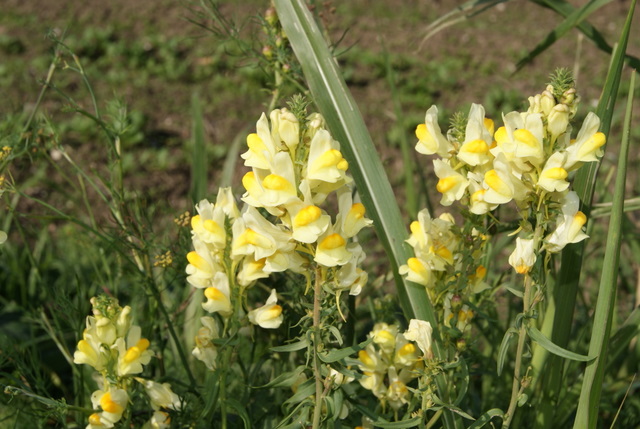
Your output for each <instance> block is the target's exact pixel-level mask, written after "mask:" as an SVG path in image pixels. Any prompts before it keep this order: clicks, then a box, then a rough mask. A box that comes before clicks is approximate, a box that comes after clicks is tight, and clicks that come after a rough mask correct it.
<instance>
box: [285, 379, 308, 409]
mask: <svg viewBox="0 0 640 429" xmlns="http://www.w3.org/2000/svg"><path fill="white" fill-rule="evenodd" d="M315 391H316V380H315V379H313V378H310V379H308V380H307V381H305V382H304V383H302V384H301V385H300V386H298V390H296V393H295V394H294V395H293V396H291V397H290V398H289V399H287V400H286V401H284V403H285V404H297V403H298V402H302V401H304V400H305V399H307V398H308V397H309V396H311V395H313V394H314V393H315Z"/></svg>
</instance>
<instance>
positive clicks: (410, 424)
mask: <svg viewBox="0 0 640 429" xmlns="http://www.w3.org/2000/svg"><path fill="white" fill-rule="evenodd" d="M421 421H422V418H421V417H414V418H412V419H408V420H402V421H400V422H385V421H381V420H377V421H375V422H373V425H374V426H375V427H377V428H385V429H395V428H397V429H400V428H414V427H416V426H418V425H419V424H420V422H421Z"/></svg>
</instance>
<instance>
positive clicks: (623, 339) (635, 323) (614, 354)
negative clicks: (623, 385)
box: [607, 307, 640, 372]
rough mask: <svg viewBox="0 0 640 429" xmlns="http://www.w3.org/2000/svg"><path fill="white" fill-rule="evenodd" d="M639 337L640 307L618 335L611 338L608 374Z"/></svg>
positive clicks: (619, 330) (617, 332)
mask: <svg viewBox="0 0 640 429" xmlns="http://www.w3.org/2000/svg"><path fill="white" fill-rule="evenodd" d="M638 335H640V307H636V308H635V309H634V310H633V311H632V312H631V314H630V315H629V317H628V318H627V320H625V322H624V323H623V324H622V326H620V328H618V330H617V331H616V333H615V334H614V335H612V336H611V341H609V356H608V360H609V363H608V364H607V372H608V371H609V370H611V369H612V368H611V365H613V364H614V363H615V361H616V359H617V358H618V357H619V356H620V355H622V354H623V353H624V352H626V351H627V350H628V347H629V343H631V341H632V340H633V339H634V338H636V337H637V336H638Z"/></svg>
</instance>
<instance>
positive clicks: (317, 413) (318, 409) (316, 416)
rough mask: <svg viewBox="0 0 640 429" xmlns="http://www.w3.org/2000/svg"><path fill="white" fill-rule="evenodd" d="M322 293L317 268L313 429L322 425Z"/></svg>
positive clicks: (314, 325)
mask: <svg viewBox="0 0 640 429" xmlns="http://www.w3.org/2000/svg"><path fill="white" fill-rule="evenodd" d="M321 293H322V272H321V268H318V269H317V270H316V278H315V285H314V289H313V375H314V376H315V379H316V403H315V406H314V408H313V425H312V426H311V427H312V428H313V429H318V428H319V427H320V417H321V414H322V385H323V382H322V375H321V374H320V362H319V359H318V353H319V351H320V341H321V340H320V294H321Z"/></svg>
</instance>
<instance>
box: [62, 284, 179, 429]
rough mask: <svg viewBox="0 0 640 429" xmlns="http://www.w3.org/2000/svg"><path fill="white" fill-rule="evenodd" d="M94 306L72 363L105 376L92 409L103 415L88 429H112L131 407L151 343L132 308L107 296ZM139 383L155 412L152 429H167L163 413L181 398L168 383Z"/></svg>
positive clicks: (92, 419) (91, 419)
mask: <svg viewBox="0 0 640 429" xmlns="http://www.w3.org/2000/svg"><path fill="white" fill-rule="evenodd" d="M91 304H92V306H93V316H88V317H87V321H86V329H85V330H84V332H83V333H82V339H81V340H80V341H79V342H78V345H77V348H76V351H75V353H74V354H73V362H74V363H76V364H86V365H89V366H91V367H93V368H94V369H95V370H96V371H98V372H99V373H100V375H101V376H102V377H101V387H100V389H98V390H96V391H95V392H94V393H93V394H92V395H91V402H92V404H93V408H94V409H96V410H100V411H98V412H95V413H93V414H91V416H89V424H88V425H87V429H97V428H105V427H113V425H114V424H115V423H116V422H118V421H119V420H120V419H121V418H122V415H123V413H124V412H125V410H126V408H127V404H128V403H129V393H128V390H129V388H130V385H131V380H132V377H131V376H132V375H134V374H140V373H141V372H142V370H143V365H146V364H148V363H149V361H150V360H151V358H152V357H153V352H152V351H151V350H149V346H150V343H149V340H147V339H146V338H143V337H142V336H141V329H140V326H137V325H133V324H132V320H131V307H129V306H126V307H124V308H122V307H120V305H118V301H117V300H116V299H114V298H109V297H107V296H104V295H103V296H98V297H94V298H92V299H91ZM136 380H137V381H138V382H140V383H142V384H143V385H144V386H145V389H146V391H147V394H148V396H149V398H150V403H151V406H152V407H153V409H154V410H156V413H154V416H153V418H155V421H156V422H157V423H158V425H157V426H153V427H161V428H162V427H168V425H169V423H170V419H169V415H168V414H167V413H165V412H164V411H160V409H161V408H169V409H174V410H175V409H179V408H180V404H181V402H180V398H178V396H177V395H176V394H175V393H173V392H172V391H171V387H170V386H169V385H168V384H166V383H165V384H159V383H155V382H153V381H151V380H143V379H140V378H136ZM156 414H158V415H156ZM163 416H164V418H161V417H163Z"/></svg>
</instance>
